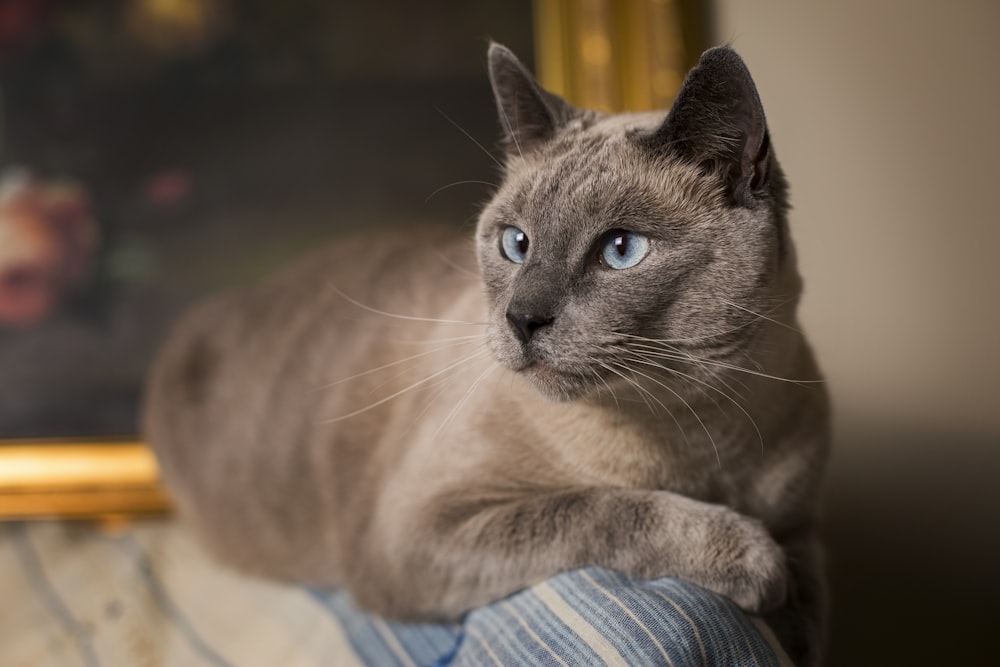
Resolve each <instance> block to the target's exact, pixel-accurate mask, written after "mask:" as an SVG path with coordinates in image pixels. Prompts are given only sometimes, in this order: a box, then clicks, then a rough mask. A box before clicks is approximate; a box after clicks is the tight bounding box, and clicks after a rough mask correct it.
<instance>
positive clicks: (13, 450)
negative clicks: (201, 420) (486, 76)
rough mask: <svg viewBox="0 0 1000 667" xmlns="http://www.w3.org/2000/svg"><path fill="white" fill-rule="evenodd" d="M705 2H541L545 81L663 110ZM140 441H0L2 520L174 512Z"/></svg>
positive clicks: (613, 107)
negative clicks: (170, 510) (171, 510)
mask: <svg viewBox="0 0 1000 667" xmlns="http://www.w3.org/2000/svg"><path fill="white" fill-rule="evenodd" d="M705 25H706V20H705V9H704V6H703V5H702V3H700V2H694V1H690V0H687V1H681V0H535V3H534V34H535V50H536V63H537V70H538V73H539V77H540V79H541V81H542V83H543V85H545V86H546V87H547V88H548V89H550V90H552V91H554V92H556V93H558V94H561V95H563V96H564V97H566V98H567V99H569V100H570V101H571V102H573V103H575V104H577V105H580V106H584V107H588V108H596V109H601V110H604V111H621V110H626V109H628V110H636V111H638V110H647V109H655V108H666V107H668V106H669V104H670V102H671V101H672V99H673V97H674V95H675V94H676V92H677V90H678V89H679V87H680V84H681V81H682V80H683V76H684V73H685V72H686V71H687V69H688V68H689V66H690V65H691V64H692V59H693V58H696V57H697V55H698V54H699V53H700V52H701V50H702V47H703V46H704V41H705V40H704V32H703V31H704V27H705ZM169 509H170V499H169V496H168V494H167V493H166V491H165V489H164V488H163V486H162V485H161V483H160V480H159V474H158V470H157V466H156V460H155V458H154V456H153V454H152V452H151V451H150V450H149V449H148V448H147V447H146V446H145V445H144V444H143V443H142V442H141V441H139V440H138V439H126V440H111V439H103V440H102V439H92V438H85V439H73V438H69V439H48V440H0V520H26V519H40V518H62V519H67V518H69V519H102V520H105V521H107V520H114V519H115V518H118V517H131V516H141V515H150V514H161V513H164V512H167V511H169Z"/></svg>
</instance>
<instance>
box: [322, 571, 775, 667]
mask: <svg viewBox="0 0 1000 667" xmlns="http://www.w3.org/2000/svg"><path fill="white" fill-rule="evenodd" d="M312 595H313V597H314V598H315V599H316V600H317V602H319V603H320V604H321V605H322V606H323V607H325V608H326V609H328V610H329V611H330V613H332V614H333V615H334V616H335V617H336V618H337V621H338V622H339V623H340V625H341V626H342V627H343V628H344V630H345V632H346V634H347V638H348V640H349V641H350V643H351V646H352V648H353V649H354V651H355V652H356V653H357V655H358V657H359V658H360V659H361V660H362V661H363V662H364V663H365V664H369V665H379V666H383V665H384V666H386V667H390V666H395V665H400V666H407V667H412V666H418V667H425V666H426V667H431V666H433V667H443V666H446V665H448V666H458V665H462V666H473V665H474V666H479V665H525V666H530V665H566V666H574V665H672V666H673V667H681V666H688V665H703V666H708V665H760V666H761V667H765V666H771V665H775V666H777V665H782V664H787V662H786V660H787V659H786V658H783V653H781V650H780V648H776V647H775V646H774V645H773V638H771V637H767V636H765V633H766V630H762V627H761V625H760V624H759V622H756V621H754V620H753V619H752V618H751V617H749V616H747V615H746V614H744V613H743V612H742V611H740V609H739V608H738V607H736V605H735V604H733V603H732V602H731V601H729V600H727V599H726V598H723V597H720V596H718V595H715V594H713V593H711V592H709V591H706V590H704V589H702V588H699V587H698V586H695V585H694V584H690V583H687V582H684V581H680V580H677V579H659V580H655V581H635V580H631V579H629V578H627V577H625V576H624V575H621V574H619V573H616V572H611V571H608V570H602V569H599V568H587V569H583V570H576V571H572V572H566V573H563V574H561V575H558V576H556V577H553V578H552V579H550V580H548V581H546V582H544V583H542V584H539V585H538V586H535V587H533V588H531V589H528V590H525V591H522V592H520V593H518V594H516V595H514V596H512V597H510V598H508V599H506V600H503V601H500V602H498V603H495V604H492V605H489V606H486V607H483V608H481V609H476V610H474V611H472V612H470V613H469V614H468V615H467V616H466V617H465V618H464V619H463V622H462V623H460V624H459V623H456V624H451V625H434V624H423V625H417V624H400V623H390V622H387V621H385V620H383V619H381V618H379V617H376V616H372V615H369V614H365V613H364V612H362V611H360V610H359V609H358V608H357V607H356V606H355V605H354V604H353V602H352V601H351V599H350V596H348V595H347V594H346V593H344V592H342V591H338V592H327V591H312Z"/></svg>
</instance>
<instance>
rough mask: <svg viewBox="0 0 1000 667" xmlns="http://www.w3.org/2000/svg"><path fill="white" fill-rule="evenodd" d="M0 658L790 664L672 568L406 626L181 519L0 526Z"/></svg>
mask: <svg viewBox="0 0 1000 667" xmlns="http://www.w3.org/2000/svg"><path fill="white" fill-rule="evenodd" d="M0 600H3V601H4V604H3V605H0V665H3V666H6V665H19V666H21V667H61V666H63V665H66V666H72V667H118V666H119V665H128V666H131V665H140V664H142V665H157V666H158V667H292V666H294V667H361V666H362V665H375V666H378V667H394V666H398V665H402V666H406V667H445V666H449V667H451V666H456V667H457V666H466V667H468V666H476V667H478V666H481V665H526V666H529V667H530V666H532V665H562V666H564V667H575V666H577V665H609V666H612V667H624V666H634V665H673V666H674V667H682V666H689V665H699V666H702V667H707V666H709V665H713V666H714V665H761V666H765V665H768V666H769V665H787V664H790V663H789V662H788V660H787V657H786V656H785V655H784V653H783V652H782V651H781V649H780V648H777V643H776V642H775V641H774V638H773V635H772V634H771V632H770V630H768V629H767V627H766V626H765V625H763V623H762V622H761V621H760V619H756V618H753V617H750V616H747V615H746V614H744V613H743V612H742V611H740V609H739V608H738V607H736V605H735V604H733V603H732V602H730V601H729V600H727V599H726V598H723V597H720V596H718V595H715V594H713V593H711V592H709V591H706V590H704V589H701V588H699V587H697V586H695V585H693V584H689V583H686V582H683V581H680V580H676V579H659V580H655V581H636V580H631V579H629V578H628V577H625V576H623V575H621V574H618V573H616V572H610V571H607V570H602V569H599V568H588V569H583V570H576V571H572V572H565V573H563V574H560V575H558V576H556V577H553V578H551V579H548V580H547V581H544V582H542V583H540V584H538V585H536V586H533V587H532V588H530V589H528V590H525V591H521V592H520V593H517V594H515V595H513V596H511V597H509V598H507V599H505V600H501V601H498V602H496V603H494V604H491V605H487V606H485V607H482V608H480V609H476V610H473V611H472V612H470V613H468V614H467V615H466V616H465V618H464V619H462V622H460V623H454V624H440V625H436V624H400V623H391V622H389V621H386V620H385V619H382V618H379V617H377V616H372V615H369V614H366V613H364V612H362V611H360V610H359V609H358V608H357V607H356V606H355V604H354V603H353V601H352V599H351V597H350V596H349V595H348V594H347V593H346V592H344V591H318V590H311V589H306V588H303V587H300V586H291V585H284V584H277V583H274V582H267V581H263V580H259V579H254V578H252V577H246V576H243V575H240V574H238V573H235V572H233V571H231V570H229V569H227V568H225V567H223V566H221V565H220V564H218V563H215V562H214V561H212V560H211V559H209V558H207V557H206V556H205V554H203V553H202V552H201V550H200V549H198V548H197V546H196V545H195V544H194V542H193V541H192V540H191V539H190V536H189V535H187V534H186V533H185V532H184V531H183V530H179V529H178V528H177V526H175V525H173V524H172V522H151V523H148V524H141V525H136V526H133V527H132V528H131V529H130V530H129V531H128V532H127V533H124V534H117V535H108V534H103V533H101V532H99V531H94V530H88V529H85V528H80V527H77V526H73V525H69V524H67V525H60V524H54V523H36V524H13V525H0Z"/></svg>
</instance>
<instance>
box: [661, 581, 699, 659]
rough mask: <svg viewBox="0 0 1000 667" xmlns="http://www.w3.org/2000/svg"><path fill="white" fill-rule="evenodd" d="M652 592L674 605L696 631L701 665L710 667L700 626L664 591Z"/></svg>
mask: <svg viewBox="0 0 1000 667" xmlns="http://www.w3.org/2000/svg"><path fill="white" fill-rule="evenodd" d="M650 590H651V591H652V592H653V593H656V594H657V595H659V596H660V597H661V598H663V599H664V600H666V601H667V602H669V603H670V604H672V605H673V607H674V609H676V610H677V612H678V613H679V614H680V615H681V616H683V617H684V619H685V620H686V621H687V622H688V623H689V624H690V625H691V629H692V630H694V638H695V639H697V640H698V648H699V649H701V664H702V665H703V667H708V652H707V651H706V650H705V642H703V641H702V640H701V633H700V632H698V624H697V623H695V622H694V620H693V619H692V618H691V617H690V616H688V615H687V612H686V611H684V609H683V608H682V607H681V606H680V605H679V604H677V603H676V602H675V601H674V600H673V599H672V598H671V597H669V596H668V595H666V594H665V593H663V592H662V591H658V590H656V589H650Z"/></svg>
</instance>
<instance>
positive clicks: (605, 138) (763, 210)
mask: <svg viewBox="0 0 1000 667" xmlns="http://www.w3.org/2000/svg"><path fill="white" fill-rule="evenodd" d="M489 69H490V79H491V81H492V83H493V91H494V95H495V97H496V102H497V108H498V111H499V116H500V122H501V126H502V128H503V131H504V137H505V139H504V143H505V150H506V162H505V169H504V178H503V182H502V184H501V186H500V187H499V189H498V191H497V193H496V195H495V196H494V197H493V199H492V200H491V201H490V202H489V204H488V205H487V206H486V207H485V209H484V210H483V212H482V214H481V216H480V219H479V224H478V231H477V243H478V253H479V264H480V270H481V274H482V279H483V282H484V284H485V288H486V293H487V303H488V305H489V309H490V313H489V321H490V326H489V342H490V347H491V349H492V351H493V354H494V356H495V357H496V359H497V360H498V361H499V362H500V363H501V364H502V365H504V366H506V367H508V368H510V369H511V370H515V371H518V372H520V373H522V374H523V375H524V376H525V377H526V378H528V379H529V381H531V382H532V383H533V384H534V385H535V386H536V387H538V389H539V390H540V391H541V392H542V393H543V394H545V395H546V396H548V397H549V398H552V399H556V400H567V399H572V398H577V397H580V396H584V395H587V394H588V393H590V392H592V391H595V390H597V389H599V388H601V387H603V386H606V385H608V384H613V383H616V382H619V381H623V380H625V379H626V378H627V377H629V376H630V375H631V377H632V378H635V377H636V375H637V374H639V375H642V374H643V373H644V372H647V373H648V372H649V369H648V368H645V367H644V366H643V363H650V364H652V363H653V362H655V363H659V364H675V365H685V361H684V360H685V355H689V356H690V355H697V356H698V357H699V358H712V359H716V360H722V361H720V362H719V363H725V360H726V359H727V358H730V357H731V356H732V355H735V354H737V353H739V352H744V351H745V348H746V347H747V346H748V345H749V344H750V342H751V341H752V340H753V337H754V335H755V334H756V332H757V331H758V329H759V326H758V325H759V324H761V323H763V322H764V321H766V320H763V319H761V318H759V317H757V316H755V315H753V314H751V313H756V314H757V315H761V314H764V312H763V311H767V312H776V311H775V306H776V305H777V304H778V303H781V302H786V303H792V305H791V309H792V311H793V310H794V303H793V302H794V300H795V297H797V294H798V281H797V274H796V273H795V267H794V266H793V263H794V262H793V258H792V253H791V249H790V245H789V241H788V238H787V234H786V231H785V211H786V208H787V205H786V199H785V182H784V178H783V176H782V174H781V171H780V169H779V167H778V163H777V161H776V160H775V157H774V155H773V152H772V150H771V145H770V141H769V137H768V131H767V126H766V124H765V120H764V111H763V108H762V106H761V103H760V99H759V98H758V95H757V90H756V88H755V86H754V83H753V81H752V79H751V78H750V74H749V72H748V71H747V69H746V66H745V65H744V64H743V61H742V60H741V59H740V57H739V56H738V55H737V54H736V53H735V52H734V51H733V50H731V49H729V48H725V47H722V48H716V49H712V50H710V51H707V52H706V53H705V54H704V55H703V56H702V58H701V62H700V63H699V65H698V66H697V67H696V68H695V69H693V70H692V71H691V73H690V74H689V75H688V77H687V79H686V80H685V82H684V85H683V87H682V89H681V91H680V93H679V94H678V96H677V99H676V101H675V103H674V105H673V108H672V109H671V110H670V112H669V114H667V115H666V116H665V117H664V114H663V113H643V114H621V115H603V114H599V113H596V112H592V111H585V110H581V109H577V108H575V107H573V106H571V105H570V104H569V103H568V102H566V101H565V100H563V99H561V98H560V97H558V96H556V95H554V94H552V93H550V92H548V91H546V90H544V89H543V88H541V87H540V86H539V84H538V83H537V82H536V81H535V80H534V78H533V77H532V76H531V75H530V74H529V73H528V71H527V70H526V69H525V68H524V66H523V65H522V64H521V63H520V62H519V61H518V60H517V58H516V57H515V56H514V55H513V54H512V53H511V52H510V51H508V50H507V49H506V48H504V47H502V46H500V45H497V44H494V45H492V46H491V48H490V52H489ZM769 309H770V310H769ZM783 312H788V308H785V309H784V311H783ZM768 317H769V318H772V319H773V318H775V317H781V315H778V314H773V315H769V316H768ZM654 341H655V342H654ZM643 355H647V356H645V357H643ZM657 355H658V356H657ZM643 358H645V359H646V362H643V361H642V359H643Z"/></svg>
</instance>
